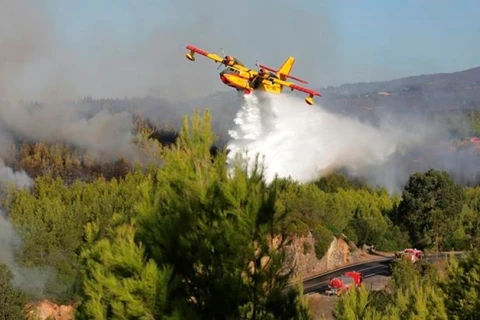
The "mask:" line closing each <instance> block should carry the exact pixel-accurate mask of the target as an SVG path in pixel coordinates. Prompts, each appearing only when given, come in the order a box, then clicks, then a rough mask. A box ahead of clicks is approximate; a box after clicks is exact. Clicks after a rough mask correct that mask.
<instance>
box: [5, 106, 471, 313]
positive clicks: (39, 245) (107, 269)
mask: <svg viewBox="0 0 480 320" xmlns="http://www.w3.org/2000/svg"><path fill="white" fill-rule="evenodd" d="M135 131H136V134H135V143H136V145H137V146H138V147H139V150H142V152H144V154H145V155H148V157H147V156H146V157H145V158H148V159H149V161H143V162H142V163H131V162H129V160H127V159H120V160H118V159H117V160H115V161H111V160H103V161H102V160H101V159H94V158H91V157H89V156H88V155H87V154H86V153H85V152H84V151H83V150H80V149H76V148H73V147H71V146H68V145H66V144H62V143H60V142H57V143H30V142H27V141H25V142H23V143H19V144H16V145H14V146H12V152H11V153H10V154H9V156H5V159H4V160H5V164H6V165H8V166H10V167H12V168H14V169H15V170H16V171H17V172H18V171H21V170H24V171H25V172H26V173H27V174H28V176H29V177H30V178H32V179H33V180H32V183H31V184H30V183H24V184H23V187H22V188H20V187H18V186H15V185H11V186H5V188H4V189H3V190H2V191H3V192H2V195H3V196H2V203H3V207H4V213H5V217H4V218H2V220H1V221H0V222H1V223H2V224H3V226H4V228H5V230H6V228H7V227H11V230H8V232H11V233H12V239H7V240H8V241H13V238H15V237H14V235H16V236H18V238H19V239H21V245H18V243H17V242H15V243H14V244H12V246H11V248H6V247H5V248H3V249H4V251H5V252H7V251H8V250H11V253H12V255H13V256H14V258H13V259H8V257H7V259H3V260H2V261H3V262H4V264H3V265H1V267H0V287H1V288H2V290H0V296H1V299H0V310H1V311H0V316H2V317H3V318H8V319H19V318H22V313H23V312H24V310H23V309H24V305H25V303H26V302H27V301H31V300H35V299H40V298H48V299H51V300H52V301H55V302H58V303H64V304H74V305H75V307H76V313H75V317H76V319H310V318H311V317H312V315H311V314H310V310H309V308H308V303H307V300H306V298H305V297H304V296H303V295H302V288H301V287H293V288H292V287H288V288H290V289H288V290H287V284H288V283H289V282H290V281H291V280H292V274H293V273H294V269H293V265H292V263H291V259H290V258H291V257H290V256H289V254H288V250H286V248H287V247H288V246H289V244H290V241H291V240H292V238H293V237H296V236H303V235H307V234H308V233H309V232H311V233H312V235H313V236H314V239H315V248H314V249H315V254H316V255H317V257H318V258H321V257H322V256H323V255H324V254H325V252H326V250H327V249H328V246H329V245H330V243H331V241H332V239H333V237H334V236H341V235H343V236H345V237H347V238H348V239H350V240H351V241H353V242H354V243H356V244H357V245H362V244H367V245H374V246H375V247H376V248H377V249H378V250H382V251H393V250H400V249H403V248H404V247H407V246H416V247H417V248H421V249H424V250H433V251H445V250H466V251H471V252H472V253H471V254H470V255H469V256H467V257H466V258H465V260H461V261H460V262H456V261H453V260H452V261H450V262H449V264H448V269H447V271H446V272H444V273H443V274H442V275H441V276H439V275H437V274H436V273H435V272H437V271H435V270H433V269H432V268H429V267H428V266H424V267H422V268H412V267H411V266H408V265H403V264H401V263H400V264H398V265H396V266H395V267H394V270H393V278H392V283H391V285H390V286H389V288H388V290H386V291H385V292H384V293H382V294H380V295H374V294H372V293H369V292H367V291H365V290H363V289H361V290H359V291H356V290H355V291H353V293H352V294H349V295H345V297H344V298H342V299H339V300H338V304H337V306H336V310H335V316H336V318H337V319H356V318H358V317H359V315H363V316H362V317H360V318H362V319H406V318H409V316H407V315H416V316H417V317H416V319H430V318H432V319H433V318H435V319H447V316H451V317H452V318H455V317H458V318H461V319H472V318H473V315H474V312H475V310H476V306H477V305H478V304H479V303H480V302H479V301H480V300H479V298H478V295H479V294H480V287H478V280H477V278H476V275H477V272H479V271H480V270H479V268H480V256H479V255H478V253H475V252H477V251H476V250H477V248H478V244H479V243H480V187H477V186H470V187H464V186H460V185H458V184H457V183H455V182H454V180H453V179H452V178H451V177H450V176H449V174H448V173H446V172H442V171H437V170H434V169H431V170H429V171H426V172H418V173H415V174H413V175H412V176H410V178H409V180H408V183H407V184H406V186H405V188H404V190H403V192H402V194H401V195H399V196H392V195H390V194H389V193H388V192H387V191H386V190H384V189H379V188H372V187H370V186H368V185H367V184H365V183H364V182H362V181H360V180H351V179H348V178H347V177H345V176H344V175H342V174H340V173H337V174H333V175H331V176H328V177H324V178H321V179H319V180H317V181H314V182H311V183H308V184H300V183H297V182H295V181H293V180H290V179H280V178H278V179H276V180H274V181H273V182H272V183H270V184H267V183H266V182H265V180H264V177H263V172H262V167H260V166H254V167H245V165H244V164H242V162H240V161H239V162H238V163H237V164H235V165H234V166H231V165H228V164H227V161H226V159H227V157H226V153H227V151H226V150H225V149H222V148H221V149H218V150H215V149H213V148H212V146H213V145H214V144H215V141H216V139H217V136H216V135H215V133H214V130H212V121H211V117H210V113H209V111H208V110H207V111H205V112H204V113H203V114H200V113H195V114H194V115H193V116H192V117H191V118H190V119H189V118H184V121H183V124H182V127H181V130H180V131H179V132H178V133H176V134H175V135H173V136H169V135H168V134H167V135H166V134H165V133H163V134H162V133H161V132H159V131H158V130H156V129H155V127H154V126H152V125H151V124H150V123H148V122H144V121H137V122H136V126H135ZM165 136H167V138H168V139H167V140H168V141H162V137H163V138H165ZM2 230H3V229H2ZM6 234H7V235H8V233H6ZM5 246H6V245H5ZM1 257H3V255H2V256H1ZM458 282H462V283H463V285H462V286H459V285H458ZM453 297H455V299H453ZM383 305H386V306H387V307H386V308H384V307H382V306H383ZM432 306H433V307H432ZM432 309H435V310H434V311H435V313H431V311H432ZM355 315H356V316H355Z"/></svg>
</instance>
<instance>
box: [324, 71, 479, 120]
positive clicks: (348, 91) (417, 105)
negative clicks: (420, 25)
mask: <svg viewBox="0 0 480 320" xmlns="http://www.w3.org/2000/svg"><path fill="white" fill-rule="evenodd" d="M319 90H320V92H321V93H322V95H323V98H320V99H319V103H320V104H321V105H322V106H323V107H326V108H328V109H331V110H332V111H337V112H342V113H348V114H352V113H353V114H366V113H369V112H371V111H373V110H377V109H390V111H397V112H406V111H413V112H417V111H418V112H445V111H452V110H469V109H478V108H480V67H477V68H473V69H468V70H465V71H460V72H453V73H437V74H430V75H420V76H412V77H407V78H401V79H395V80H390V81H381V82H370V83H352V84H344V85H341V86H337V87H327V88H319Z"/></svg>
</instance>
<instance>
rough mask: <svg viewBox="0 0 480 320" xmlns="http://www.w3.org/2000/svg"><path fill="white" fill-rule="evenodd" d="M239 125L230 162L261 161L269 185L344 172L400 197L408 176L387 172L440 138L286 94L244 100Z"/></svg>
mask: <svg viewBox="0 0 480 320" xmlns="http://www.w3.org/2000/svg"><path fill="white" fill-rule="evenodd" d="M317 103H318V102H317ZM387 120H388V121H387ZM234 122H235V126H234V128H233V129H232V130H230V131H229V134H230V136H231V138H232V139H231V140H230V141H229V145H228V148H229V149H230V153H229V161H230V162H232V161H233V160H234V158H235V157H237V156H239V155H240V156H241V157H242V158H244V159H249V162H250V163H251V162H252V161H253V160H254V159H255V155H257V154H258V155H260V161H261V163H262V164H263V165H264V166H265V178H266V180H267V182H271V181H272V180H273V178H274V177H275V175H276V174H277V175H278V176H279V177H291V178H292V179H294V180H297V181H299V182H310V181H312V180H315V179H318V178H320V177H322V176H324V175H326V174H328V173H330V172H331V171H333V170H335V169H339V168H342V169H346V170H347V171H348V173H349V174H351V175H354V176H359V177H363V178H367V179H368V180H370V182H374V183H375V184H377V185H381V186H384V187H387V188H388V189H389V190H390V191H397V190H398V188H399V187H401V186H399V185H398V184H399V183H401V182H403V180H402V179H405V178H408V175H405V172H404V171H402V170H399V168H392V170H387V171H388V172H385V167H384V166H385V165H386V164H388V163H390V162H391V161H392V160H393V159H394V156H398V155H399V154H404V153H405V152H408V151H409V150H410V149H411V148H412V147H415V146H419V145H423V144H426V143H427V142H428V141H430V140H431V139H433V138H434V137H437V136H438V134H439V131H438V130H439V128H438V127H436V126H433V125H431V126H425V125H424V124H423V123H415V121H413V120H412V119H409V121H408V122H407V121H403V122H402V121H400V119H394V121H392V119H391V118H384V121H383V122H382V123H381V124H380V126H378V127H375V126H373V125H369V124H365V123H362V122H360V121H359V120H357V119H353V118H348V117H342V116H339V115H335V114H331V113H329V112H327V111H325V110H324V109H322V108H321V107H319V106H318V105H316V106H313V107H312V106H308V105H307V104H306V103H305V102H304V100H303V99H300V98H297V97H294V96H288V95H286V94H283V95H269V96H268V97H267V96H263V95H261V94H254V95H250V96H245V102H244V104H243V105H242V107H241V109H240V110H239V111H238V113H237V115H236V118H235V120H234ZM380 167H383V171H378V170H377V168H380ZM377 171H378V174H377V173H376V172H377ZM397 174H399V175H401V177H399V176H398V175H397Z"/></svg>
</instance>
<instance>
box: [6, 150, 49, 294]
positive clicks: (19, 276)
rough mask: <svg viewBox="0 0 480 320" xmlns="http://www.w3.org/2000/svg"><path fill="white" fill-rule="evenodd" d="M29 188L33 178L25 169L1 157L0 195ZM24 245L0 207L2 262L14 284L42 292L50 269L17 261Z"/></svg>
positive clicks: (35, 291)
mask: <svg viewBox="0 0 480 320" xmlns="http://www.w3.org/2000/svg"><path fill="white" fill-rule="evenodd" d="M12 186H13V187H16V188H28V189H30V188H31V187H32V186H33V180H32V178H30V177H29V176H28V174H27V173H26V172H25V171H14V170H13V169H12V168H10V167H7V166H5V164H4V161H3V159H1V158H0V195H2V196H3V195H4V193H5V192H7V191H8V188H9V187H12ZM21 246H22V241H21V238H20V237H19V235H18V233H17V232H16V230H15V228H14V226H13V225H12V223H11V222H10V221H9V220H8V217H7V215H6V214H5V212H4V211H3V210H1V209H0V264H6V265H7V266H8V268H9V270H10V271H11V272H12V274H13V285H14V287H16V288H21V289H22V290H24V291H26V292H29V293H31V294H41V293H42V292H43V290H44V289H45V285H46V283H47V281H48V279H49V272H50V271H49V270H46V269H42V268H23V267H21V266H20V265H18V263H17V262H16V261H15V252H16V251H17V250H20V248H21Z"/></svg>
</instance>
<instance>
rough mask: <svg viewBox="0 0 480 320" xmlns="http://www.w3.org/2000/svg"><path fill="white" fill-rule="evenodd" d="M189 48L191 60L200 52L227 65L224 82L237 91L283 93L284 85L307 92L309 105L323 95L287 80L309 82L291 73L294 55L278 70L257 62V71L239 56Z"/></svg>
mask: <svg viewBox="0 0 480 320" xmlns="http://www.w3.org/2000/svg"><path fill="white" fill-rule="evenodd" d="M187 49H188V50H190V52H188V53H187V54H186V57H187V59H188V60H190V61H195V53H198V54H201V55H202V56H205V57H207V58H210V59H212V60H213V61H215V63H220V64H223V65H225V66H226V68H225V69H224V70H223V71H222V72H220V79H221V80H222V82H223V83H224V84H226V85H227V86H230V87H233V88H235V89H237V91H240V90H243V91H244V93H245V94H250V93H251V92H252V91H254V90H260V91H265V92H271V93H282V90H283V87H289V88H290V89H291V90H292V91H293V90H298V91H302V92H305V93H307V94H308V97H306V98H305V102H306V103H307V104H309V105H313V103H314V102H313V97H314V96H319V97H321V96H322V95H321V94H320V93H318V92H317V91H314V90H311V89H308V88H304V87H301V86H299V85H296V84H294V83H293V82H290V81H287V79H288V78H290V79H293V80H296V81H298V82H301V83H305V84H306V83H307V82H306V81H305V80H302V79H299V78H296V77H293V76H291V75H290V71H291V70H292V67H293V64H294V63H295V58H294V57H289V58H288V59H287V60H285V62H284V63H283V64H282V66H281V67H280V68H279V69H278V70H275V69H272V68H270V67H267V66H264V65H261V64H260V65H258V64H257V67H258V68H259V71H255V70H252V69H250V68H248V67H246V66H245V65H244V64H243V63H242V62H240V61H239V60H238V59H237V58H235V57H232V56H224V57H223V58H221V57H220V56H219V55H217V54H215V53H209V52H206V51H204V50H202V49H199V48H197V47H195V46H192V45H188V46H187Z"/></svg>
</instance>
